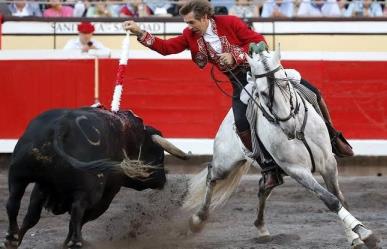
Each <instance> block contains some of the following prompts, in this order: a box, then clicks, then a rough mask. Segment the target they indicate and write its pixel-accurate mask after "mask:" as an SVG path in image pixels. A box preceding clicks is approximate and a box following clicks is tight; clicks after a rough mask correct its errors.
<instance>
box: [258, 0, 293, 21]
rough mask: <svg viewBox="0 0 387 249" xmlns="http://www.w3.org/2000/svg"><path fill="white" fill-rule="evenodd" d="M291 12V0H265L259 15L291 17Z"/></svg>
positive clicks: (265, 16)
mask: <svg viewBox="0 0 387 249" xmlns="http://www.w3.org/2000/svg"><path fill="white" fill-rule="evenodd" d="M293 13H294V3H293V0H266V2H265V3H264V4H263V8H262V15H261V17H264V18H267V17H275V18H276V17H292V16H293Z"/></svg>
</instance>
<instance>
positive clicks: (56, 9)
mask: <svg viewBox="0 0 387 249" xmlns="http://www.w3.org/2000/svg"><path fill="white" fill-rule="evenodd" d="M49 3H50V5H51V8H48V9H46V10H45V11H44V12H43V16H44V17H72V16H73V11H74V10H73V8H72V7H70V6H62V4H61V3H60V0H50V1H49Z"/></svg>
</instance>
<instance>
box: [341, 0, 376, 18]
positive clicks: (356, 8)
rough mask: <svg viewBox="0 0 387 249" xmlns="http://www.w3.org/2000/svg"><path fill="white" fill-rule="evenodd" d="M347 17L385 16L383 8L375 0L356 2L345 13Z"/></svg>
mask: <svg viewBox="0 0 387 249" xmlns="http://www.w3.org/2000/svg"><path fill="white" fill-rule="evenodd" d="M344 16H346V17H353V16H369V17H373V16H383V10H382V6H380V4H379V3H378V2H377V1H373V0H354V1H352V2H351V3H350V4H349V5H348V8H347V11H346V12H345V13H344Z"/></svg>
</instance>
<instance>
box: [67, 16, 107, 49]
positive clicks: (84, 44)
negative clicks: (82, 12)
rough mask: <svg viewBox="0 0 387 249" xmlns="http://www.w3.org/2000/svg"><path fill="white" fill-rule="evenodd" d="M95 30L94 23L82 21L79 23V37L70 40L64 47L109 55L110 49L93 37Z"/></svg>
mask: <svg viewBox="0 0 387 249" xmlns="http://www.w3.org/2000/svg"><path fill="white" fill-rule="evenodd" d="M94 30H95V29H94V25H93V24H91V23H90V22H81V23H80V24H78V38H76V39H72V40H69V41H68V42H67V43H66V45H65V46H64V49H67V50H78V51H81V52H82V53H92V54H97V55H105V56H106V55H107V56H108V55H109V54H110V49H108V48H106V47H105V46H104V45H103V44H102V43H101V42H99V41H96V40H94V39H93V33H94Z"/></svg>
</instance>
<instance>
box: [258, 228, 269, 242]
mask: <svg viewBox="0 0 387 249" xmlns="http://www.w3.org/2000/svg"><path fill="white" fill-rule="evenodd" d="M257 229H258V239H261V238H262V239H264V240H265V239H271V236H270V233H269V230H267V228H266V226H259V227H257Z"/></svg>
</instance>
